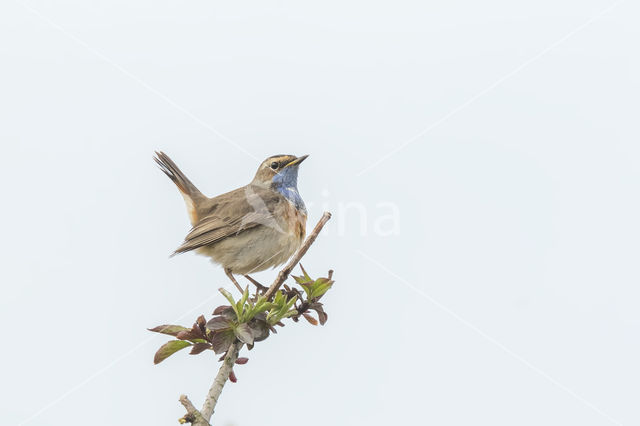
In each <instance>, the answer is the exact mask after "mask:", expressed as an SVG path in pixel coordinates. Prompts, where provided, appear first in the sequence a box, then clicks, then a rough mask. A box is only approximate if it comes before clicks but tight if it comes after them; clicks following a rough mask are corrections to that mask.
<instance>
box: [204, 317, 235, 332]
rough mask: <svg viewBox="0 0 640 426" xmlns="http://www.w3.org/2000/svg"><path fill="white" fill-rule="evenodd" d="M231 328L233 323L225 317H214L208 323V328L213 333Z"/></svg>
mask: <svg viewBox="0 0 640 426" xmlns="http://www.w3.org/2000/svg"><path fill="white" fill-rule="evenodd" d="M230 327H231V322H230V321H229V320H228V319H226V318H223V317H213V318H212V319H210V320H209V322H207V328H208V329H209V330H213V331H218V330H225V329H227V328H230Z"/></svg>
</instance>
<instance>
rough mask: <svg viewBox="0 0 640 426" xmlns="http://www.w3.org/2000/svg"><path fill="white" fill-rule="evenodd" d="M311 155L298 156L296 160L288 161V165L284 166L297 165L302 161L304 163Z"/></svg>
mask: <svg viewBox="0 0 640 426" xmlns="http://www.w3.org/2000/svg"><path fill="white" fill-rule="evenodd" d="M308 156H309V155H303V156H302V157H298V158H296V159H295V160H293V161H291V162H290V163H287V165H286V166H284V168H286V167H289V166H296V165H298V164H300V163H302V162H303V161H304V160H305V159H306V158H307V157H308Z"/></svg>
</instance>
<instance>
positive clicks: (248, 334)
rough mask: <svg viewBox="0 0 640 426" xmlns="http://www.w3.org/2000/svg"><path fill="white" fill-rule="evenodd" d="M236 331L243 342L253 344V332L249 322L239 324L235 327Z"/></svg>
mask: <svg viewBox="0 0 640 426" xmlns="http://www.w3.org/2000/svg"><path fill="white" fill-rule="evenodd" d="M234 332H235V333H236V337H237V338H238V340H240V341H241V342H242V343H246V344H247V345H253V340H254V337H253V332H252V331H251V327H249V324H247V323H243V324H240V325H238V326H237V327H236V328H235V329H234Z"/></svg>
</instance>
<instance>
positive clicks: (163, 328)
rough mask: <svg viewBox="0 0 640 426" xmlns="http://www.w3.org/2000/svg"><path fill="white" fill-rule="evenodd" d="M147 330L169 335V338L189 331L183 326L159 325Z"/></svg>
mask: <svg viewBox="0 0 640 426" xmlns="http://www.w3.org/2000/svg"><path fill="white" fill-rule="evenodd" d="M147 330H149V331H153V332H154V333H162V334H168V335H169V336H177V335H178V333H180V332H181V331H185V330H189V329H188V328H187V327H183V326H181V325H159V326H157V327H153V328H148V329H147Z"/></svg>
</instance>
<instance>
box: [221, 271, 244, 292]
mask: <svg viewBox="0 0 640 426" xmlns="http://www.w3.org/2000/svg"><path fill="white" fill-rule="evenodd" d="M224 273H225V274H227V276H228V277H229V279H230V280H231V282H232V283H233V285H235V286H236V288H237V289H238V290H239V291H240V293H244V290H243V289H242V287H240V284H238V281H236V279H235V277H234V276H233V274H232V273H231V269H229V268H224Z"/></svg>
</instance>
